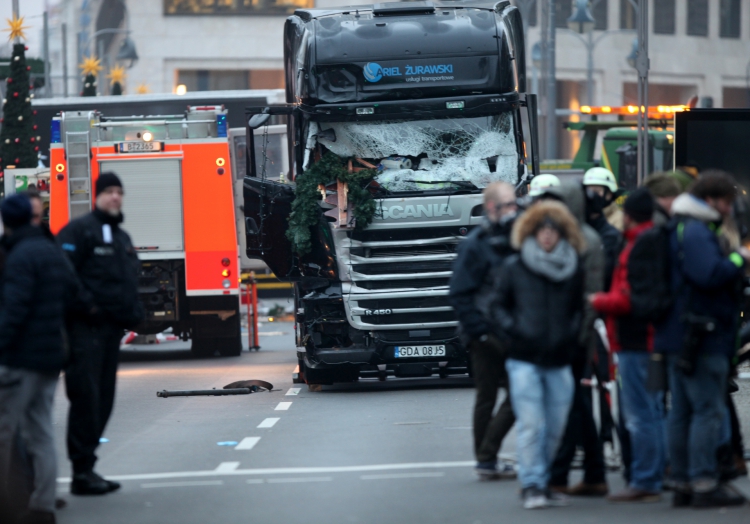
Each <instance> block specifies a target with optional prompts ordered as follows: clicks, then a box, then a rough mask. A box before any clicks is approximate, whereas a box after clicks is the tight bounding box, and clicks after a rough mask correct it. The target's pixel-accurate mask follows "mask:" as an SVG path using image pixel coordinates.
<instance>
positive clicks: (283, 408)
mask: <svg viewBox="0 0 750 524" xmlns="http://www.w3.org/2000/svg"><path fill="white" fill-rule="evenodd" d="M291 405H292V403H291V402H279V405H278V406H276V411H286V410H288V409H289V408H290V407H291Z"/></svg>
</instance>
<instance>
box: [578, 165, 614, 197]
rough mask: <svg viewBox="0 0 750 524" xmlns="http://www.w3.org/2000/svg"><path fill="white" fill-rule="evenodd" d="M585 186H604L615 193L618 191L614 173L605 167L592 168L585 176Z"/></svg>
mask: <svg viewBox="0 0 750 524" xmlns="http://www.w3.org/2000/svg"><path fill="white" fill-rule="evenodd" d="M583 185H584V186H604V187H606V188H607V189H609V190H610V191H612V192H613V193H615V192H616V191H617V180H615V175H613V174H612V171H610V170H609V169H606V168H604V167H592V168H591V169H589V170H588V171H586V174H585V175H583Z"/></svg>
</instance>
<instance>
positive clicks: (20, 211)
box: [0, 195, 76, 524]
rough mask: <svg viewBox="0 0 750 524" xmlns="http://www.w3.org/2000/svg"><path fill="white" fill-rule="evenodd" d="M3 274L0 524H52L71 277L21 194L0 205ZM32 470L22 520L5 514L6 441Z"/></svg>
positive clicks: (9, 455) (7, 503)
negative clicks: (56, 405)
mask: <svg viewBox="0 0 750 524" xmlns="http://www.w3.org/2000/svg"><path fill="white" fill-rule="evenodd" d="M0 213H1V214H2V220H3V225H4V231H5V237H4V240H3V245H4V248H5V250H6V256H7V258H6V260H5V268H4V271H3V273H2V277H1V278H0V517H2V519H0V520H2V522H13V520H12V519H14V518H15V517H17V518H18V520H17V522H20V523H45V524H46V523H54V522H55V514H54V510H55V495H56V492H57V458H56V454H55V445H54V438H53V432H52V402H53V398H54V393H55V387H56V385H57V379H58V376H59V374H60V370H61V369H62V367H63V364H64V362H65V359H66V344H65V337H64V322H65V313H66V304H67V303H68V299H69V297H71V296H74V295H75V289H76V288H75V277H74V276H73V274H72V272H71V271H70V269H69V265H68V263H67V262H66V260H65V259H64V256H63V254H62V253H61V252H60V249H59V248H58V247H57V246H56V245H55V244H54V243H53V242H51V241H50V240H49V239H48V238H46V237H45V236H44V234H43V233H42V231H41V230H40V229H39V228H38V227H35V226H32V225H31V220H32V207H31V202H30V201H29V198H28V197H27V196H26V195H14V196H12V197H9V198H7V199H6V200H5V201H4V202H3V204H2V206H1V207H0ZM19 433H20V434H21V435H22V436H23V446H24V448H25V450H26V453H28V455H29V456H30V457H31V460H32V463H33V470H34V479H33V492H32V493H31V497H30V499H29V502H28V508H27V509H26V510H25V512H24V513H23V514H21V515H20V516H19V515H16V516H13V515H8V514H7V512H8V511H9V509H10V506H11V505H12V504H11V501H10V500H9V496H10V494H11V490H12V488H13V487H14V486H13V485H12V483H13V482H15V481H16V479H11V478H10V467H11V466H10V464H11V458H12V453H13V447H14V440H15V438H16V436H17V435H18V434H19Z"/></svg>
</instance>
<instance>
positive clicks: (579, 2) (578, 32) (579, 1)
mask: <svg viewBox="0 0 750 524" xmlns="http://www.w3.org/2000/svg"><path fill="white" fill-rule="evenodd" d="M600 1H601V0H594V1H593V2H590V3H589V2H588V0H576V1H575V4H574V8H575V11H574V13H573V14H572V15H571V17H570V18H568V31H567V32H568V34H571V35H573V36H575V37H576V38H578V39H579V40H580V41H581V43H583V45H584V47H585V48H586V103H587V104H588V105H590V106H591V105H594V50H595V49H596V46H597V45H598V44H599V42H601V41H602V40H603V39H604V38H605V37H607V36H610V35H613V34H617V33H632V32H633V30H632V29H614V30H608V31H603V32H602V34H601V35H599V36H598V37H596V38H594V25H595V24H596V20H595V19H594V17H593V16H592V15H591V11H590V10H589V7H593V6H595V5H596V4H598V3H599V2H600ZM583 35H586V36H585V37H584V36H583Z"/></svg>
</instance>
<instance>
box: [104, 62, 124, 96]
mask: <svg viewBox="0 0 750 524" xmlns="http://www.w3.org/2000/svg"><path fill="white" fill-rule="evenodd" d="M107 78H108V79H109V82H110V84H111V86H112V88H111V89H110V94H111V95H121V94H122V84H123V83H124V82H125V68H124V67H122V66H115V67H113V68H112V69H111V70H110V71H109V74H108V75H107Z"/></svg>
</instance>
